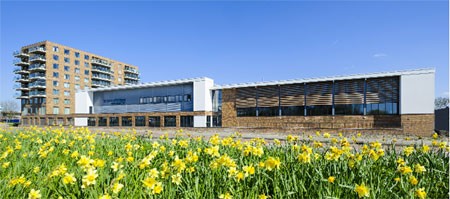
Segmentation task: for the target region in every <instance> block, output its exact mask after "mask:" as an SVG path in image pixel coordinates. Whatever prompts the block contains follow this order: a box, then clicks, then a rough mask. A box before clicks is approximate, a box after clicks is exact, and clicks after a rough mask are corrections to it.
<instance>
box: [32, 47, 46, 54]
mask: <svg viewBox="0 0 450 199" xmlns="http://www.w3.org/2000/svg"><path fill="white" fill-rule="evenodd" d="M28 52H30V53H45V47H43V46H36V47H32V48H30V49H28Z"/></svg>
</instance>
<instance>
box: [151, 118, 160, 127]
mask: <svg viewBox="0 0 450 199" xmlns="http://www.w3.org/2000/svg"><path fill="white" fill-rule="evenodd" d="M148 126H149V127H160V126H161V117H148Z"/></svg>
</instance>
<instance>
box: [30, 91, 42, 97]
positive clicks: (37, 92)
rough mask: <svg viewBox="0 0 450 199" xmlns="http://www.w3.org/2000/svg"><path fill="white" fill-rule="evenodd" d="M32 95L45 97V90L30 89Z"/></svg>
mask: <svg viewBox="0 0 450 199" xmlns="http://www.w3.org/2000/svg"><path fill="white" fill-rule="evenodd" d="M30 97H45V91H37V90H35V91H30Z"/></svg>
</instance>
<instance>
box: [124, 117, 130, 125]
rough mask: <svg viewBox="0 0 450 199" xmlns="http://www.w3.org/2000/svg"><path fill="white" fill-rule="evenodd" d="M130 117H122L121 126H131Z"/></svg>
mask: <svg viewBox="0 0 450 199" xmlns="http://www.w3.org/2000/svg"><path fill="white" fill-rule="evenodd" d="M131 125H132V121H131V117H122V126H131Z"/></svg>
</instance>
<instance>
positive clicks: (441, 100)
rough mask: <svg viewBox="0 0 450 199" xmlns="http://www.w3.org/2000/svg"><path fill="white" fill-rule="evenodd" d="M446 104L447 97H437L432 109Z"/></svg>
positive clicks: (440, 107) (443, 106)
mask: <svg viewBox="0 0 450 199" xmlns="http://www.w3.org/2000/svg"><path fill="white" fill-rule="evenodd" d="M447 106H448V97H438V98H436V99H435V100H434V109H436V110H437V109H443V108H446V107H447Z"/></svg>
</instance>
